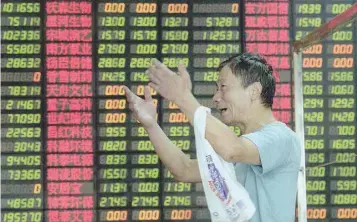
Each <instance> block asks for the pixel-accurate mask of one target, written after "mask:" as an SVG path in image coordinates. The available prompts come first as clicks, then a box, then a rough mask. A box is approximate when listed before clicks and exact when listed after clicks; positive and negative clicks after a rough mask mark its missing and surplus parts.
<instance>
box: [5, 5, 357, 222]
mask: <svg viewBox="0 0 357 222" xmlns="http://www.w3.org/2000/svg"><path fill="white" fill-rule="evenodd" d="M354 3H355V1H354V0H339V1H333V0H326V1H325V0H316V1H313V2H306V1H303V0H295V1H292V2H291V1H288V0H275V1H274V0H273V1H263V0H261V1H259V0H254V1H242V0H235V1H233V0H220V1H213V0H212V1H203V0H194V1H189V0H180V1H178V0H160V1H158V0H148V1H129V0H111V1H106V0H96V1H89V0H37V1H35V0H22V1H14V0H4V1H3V2H2V3H1V14H2V18H1V28H2V32H1V112H2V114H1V136H2V140H1V154H2V155H1V168H2V172H1V182H2V187H1V188H2V189H1V209H2V216H1V217H2V218H1V220H2V221H8V222H24V221H85V222H89V221H177V220H180V221H210V215H209V211H208V209H207V204H206V199H205V196H204V191H203V187H202V184H200V183H183V182H178V181H176V180H175V179H174V177H173V175H172V174H171V173H170V172H169V171H168V169H167V168H166V167H165V166H164V165H163V164H162V163H161V162H160V159H159V158H158V156H157V155H156V153H155V151H154V147H153V145H152V143H151V142H150V140H149V137H148V134H147V132H146V131H145V129H144V128H143V127H142V126H141V124H140V123H139V122H137V121H136V120H135V119H134V117H133V116H132V115H131V114H130V112H129V107H128V105H127V102H126V100H125V95H124V90H123V88H122V86H123V85H126V86H128V87H129V88H130V89H131V90H132V91H133V92H135V93H136V94H138V95H140V96H143V95H144V86H145V85H146V84H147V83H148V81H149V79H148V76H147V75H146V74H145V71H146V69H147V68H148V66H149V64H150V62H151V60H152V59H153V58H157V59H159V60H160V61H162V62H163V63H164V64H165V65H167V66H168V67H169V68H171V69H173V70H174V71H175V72H176V71H177V65H178V64H179V63H180V62H181V63H183V64H184V65H185V66H187V70H188V71H189V73H190V76H191V80H192V83H193V87H192V92H193V94H194V95H195V96H196V98H197V99H198V100H199V102H200V103H201V104H202V105H204V106H207V107H210V108H214V106H213V101H212V96H213V94H214V92H215V90H216V86H215V81H217V79H218V73H217V71H216V68H217V67H218V65H219V64H220V62H221V61H223V60H224V59H226V58H228V57H229V56H231V55H232V54H237V53H240V52H245V51H247V52H254V53H259V54H262V55H264V56H265V57H266V59H267V60H268V61H269V62H270V63H271V64H272V66H273V68H274V76H275V78H276V81H277V85H276V98H275V101H274V106H273V111H274V114H275V116H276V117H277V119H279V120H280V121H282V122H284V123H286V124H287V125H288V126H290V127H292V128H294V118H293V117H294V111H293V108H294V104H293V75H292V74H293V70H292V66H293V64H292V60H291V43H292V42H293V41H294V40H298V39H301V38H302V37H304V36H305V35H306V34H308V33H309V32H311V31H312V30H313V29H315V28H317V27H319V26H321V25H322V24H323V23H325V22H327V21H329V20H330V19H331V18H333V17H334V16H336V15H338V14H340V13H342V12H343V11H344V10H346V9H347V8H348V7H350V6H351V5H352V4H354ZM356 33H357V28H356V24H350V25H347V26H346V27H344V28H343V29H342V30H341V31H339V32H336V33H334V34H333V35H331V36H330V37H329V38H327V39H326V40H324V41H322V42H321V43H319V44H316V45H314V46H312V47H310V48H307V49H305V50H304V52H303V78H304V79H303V81H304V82H303V83H304V89H303V91H304V110H305V137H306V138H305V139H306V141H305V149H306V165H307V171H306V176H307V184H306V185H307V204H308V211H307V216H308V219H309V221H355V220H356V219H357V208H356V206H357V194H356V193H357V180H356V153H357V152H356V146H355V142H356V133H355V128H356V116H355V113H356V84H355V82H356V70H357V67H356V62H355V59H356V58H357V50H356V45H357V36H356ZM150 92H151V94H152V96H153V98H154V102H155V104H156V105H157V120H158V122H159V124H160V125H161V127H162V128H163V130H164V132H165V133H166V135H167V136H168V137H169V138H170V139H171V140H172V141H173V143H174V144H175V145H176V146H177V147H179V148H180V149H182V150H183V152H184V153H185V154H186V155H187V156H189V157H191V158H195V157H196V152H195V140H194V131H193V127H192V126H191V125H190V124H189V122H188V119H187V117H186V116H185V115H184V114H183V113H182V112H181V111H180V109H179V107H177V106H176V104H174V103H172V102H169V101H167V100H164V99H162V98H161V97H160V96H159V95H158V94H157V92H155V91H154V90H151V91H150ZM212 113H213V115H215V116H218V113H217V112H216V111H215V110H214V109H213V110H212ZM231 129H232V130H233V131H234V132H236V134H237V135H239V134H240V130H239V128H237V127H231ZM329 162H331V163H332V164H326V165H324V164H325V163H329Z"/></svg>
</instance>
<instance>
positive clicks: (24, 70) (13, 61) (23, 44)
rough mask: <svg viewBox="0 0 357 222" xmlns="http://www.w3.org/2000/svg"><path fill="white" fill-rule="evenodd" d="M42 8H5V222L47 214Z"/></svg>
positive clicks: (6, 4)
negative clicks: (43, 152) (44, 170)
mask: <svg viewBox="0 0 357 222" xmlns="http://www.w3.org/2000/svg"><path fill="white" fill-rule="evenodd" d="M41 22H42V21H41V17H40V3H38V2H36V1H34V2H26V3H25V2H18V1H13V2H2V3H1V29H2V32H1V41H2V43H1V171H2V172H1V197H2V198H1V199H2V200H1V209H2V221H18V220H19V218H22V221H38V220H41V219H42V215H43V211H42V209H43V203H44V199H43V181H44V178H43V169H44V168H43V167H42V166H43V164H42V160H43V159H42V155H41V154H42V151H43V143H42V141H43V134H42V132H43V113H42V108H43V102H42V100H41V95H42V93H43V88H42V81H43V72H42V71H41V68H40V67H41V62H42V59H41V57H40V55H41V50H42V47H43V46H42V45H41V40H42V38H43V37H42V35H41V30H40V25H41Z"/></svg>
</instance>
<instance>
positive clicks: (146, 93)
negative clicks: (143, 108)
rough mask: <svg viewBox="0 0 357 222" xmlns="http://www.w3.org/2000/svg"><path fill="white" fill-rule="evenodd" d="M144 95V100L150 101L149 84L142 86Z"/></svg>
mask: <svg viewBox="0 0 357 222" xmlns="http://www.w3.org/2000/svg"><path fill="white" fill-rule="evenodd" d="M144 96H145V100H146V101H150V102H151V101H152V97H151V93H150V88H149V86H145V88H144Z"/></svg>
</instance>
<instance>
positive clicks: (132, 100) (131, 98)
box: [123, 86, 156, 127]
mask: <svg viewBox="0 0 357 222" xmlns="http://www.w3.org/2000/svg"><path fill="white" fill-rule="evenodd" d="M123 88H124V91H125V95H126V99H127V101H128V103H129V109H130V110H131V111H132V113H133V116H134V118H135V119H136V120H138V121H139V122H140V123H141V124H143V125H144V127H151V126H153V125H154V124H156V106H155V104H154V101H153V99H152V97H151V94H150V89H149V86H145V89H144V96H145V99H142V98H140V97H139V96H137V95H135V94H134V93H133V92H132V91H130V89H129V88H128V87H126V86H123Z"/></svg>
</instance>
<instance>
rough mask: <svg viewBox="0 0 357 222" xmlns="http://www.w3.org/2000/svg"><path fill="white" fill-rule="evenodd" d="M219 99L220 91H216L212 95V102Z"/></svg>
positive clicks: (216, 101)
mask: <svg viewBox="0 0 357 222" xmlns="http://www.w3.org/2000/svg"><path fill="white" fill-rule="evenodd" d="M220 101H221V93H220V92H219V91H217V92H216V93H215V94H214V95H213V102H215V103H219V102H220Z"/></svg>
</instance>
